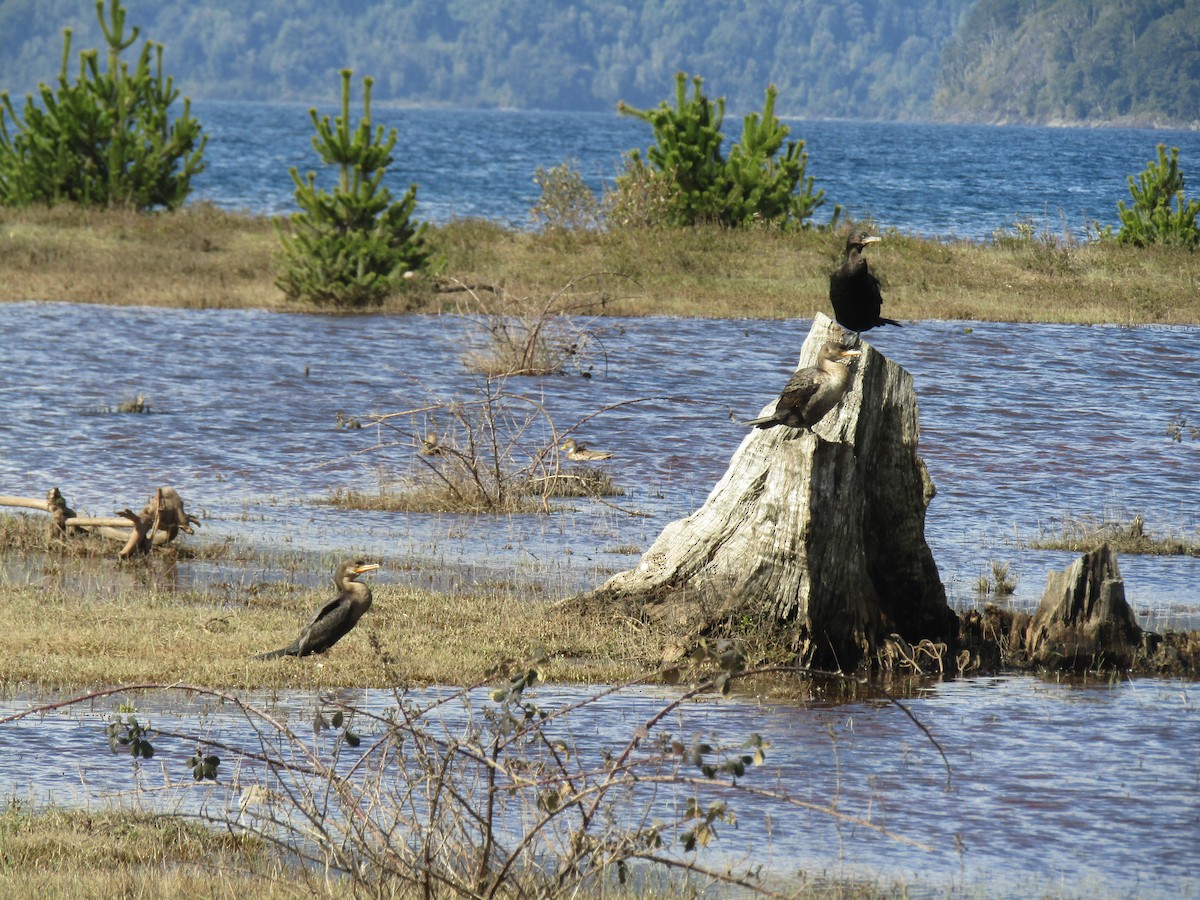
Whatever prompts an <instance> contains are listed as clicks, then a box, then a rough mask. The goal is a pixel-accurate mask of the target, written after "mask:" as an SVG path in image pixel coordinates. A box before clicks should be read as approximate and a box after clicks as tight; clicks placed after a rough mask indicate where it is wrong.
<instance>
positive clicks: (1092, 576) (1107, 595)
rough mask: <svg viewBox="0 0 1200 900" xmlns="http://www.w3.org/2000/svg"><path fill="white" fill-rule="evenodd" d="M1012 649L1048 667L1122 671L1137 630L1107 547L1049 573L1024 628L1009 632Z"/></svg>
mask: <svg viewBox="0 0 1200 900" xmlns="http://www.w3.org/2000/svg"><path fill="white" fill-rule="evenodd" d="M1012 642H1013V644H1014V646H1013V648H1012V649H1013V650H1014V651H1024V653H1025V654H1026V656H1027V657H1028V660H1029V662H1030V663H1031V664H1032V665H1034V666H1041V667H1047V668H1052V669H1089V668H1128V667H1129V666H1130V665H1132V664H1133V660H1134V657H1135V655H1136V654H1137V652H1138V651H1139V650H1140V649H1141V648H1142V629H1141V627H1139V626H1138V623H1137V617H1136V616H1135V615H1134V613H1133V610H1132V609H1131V608H1130V606H1129V603H1128V602H1127V601H1126V600H1125V582H1124V581H1122V580H1121V572H1120V570H1119V569H1118V568H1117V555H1116V553H1115V552H1113V549H1112V547H1111V546H1109V545H1108V544H1103V545H1102V546H1100V547H1099V548H1097V549H1095V550H1092V551H1091V552H1089V553H1085V554H1084V555H1083V556H1081V557H1080V558H1079V559H1077V560H1075V562H1073V563H1071V565H1070V566H1068V567H1067V568H1066V569H1065V570H1064V571H1062V572H1051V573H1050V575H1049V577H1048V578H1047V579H1046V591H1045V593H1043V594H1042V600H1041V602H1040V603H1039V604H1038V608H1037V611H1036V612H1035V613H1034V614H1033V616H1032V618H1031V619H1030V620H1029V622H1028V624H1027V625H1026V626H1025V627H1024V628H1023V629H1022V628H1020V627H1014V628H1013V636H1012Z"/></svg>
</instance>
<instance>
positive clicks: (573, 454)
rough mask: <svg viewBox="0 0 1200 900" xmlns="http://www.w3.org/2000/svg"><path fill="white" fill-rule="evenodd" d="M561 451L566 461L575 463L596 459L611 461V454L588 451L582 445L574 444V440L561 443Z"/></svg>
mask: <svg viewBox="0 0 1200 900" xmlns="http://www.w3.org/2000/svg"><path fill="white" fill-rule="evenodd" d="M561 449H562V451H563V452H564V453H566V454H567V459H570V460H574V461H575V462H585V461H590V460H597V459H612V454H611V453H609V452H607V451H605V450H589V449H588V448H587V447H585V446H584V445H583V444H578V443H576V442H575V438H567V439H566V440H565V441H563V443H562V448H561Z"/></svg>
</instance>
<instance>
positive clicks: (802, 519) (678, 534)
mask: <svg viewBox="0 0 1200 900" xmlns="http://www.w3.org/2000/svg"><path fill="white" fill-rule="evenodd" d="M842 337H843V333H842V330H841V328H840V327H839V326H838V325H836V324H835V323H834V322H832V321H831V320H830V319H829V318H828V317H826V316H824V315H820V314H818V315H817V317H816V320H815V321H814V322H813V325H812V329H811V330H810V332H809V335H808V338H807V339H806V340H805V342H804V346H803V348H802V349H801V353H800V363H799V365H800V367H801V368H803V367H805V366H810V365H813V363H814V361H815V359H816V354H817V350H818V349H819V348H820V346H821V345H822V344H823V343H824V342H825V341H826V340H831V339H832V340H838V339H841V338H842ZM860 349H861V350H862V351H863V354H862V356H861V357H860V358H859V360H858V362H857V364H856V366H855V373H854V382H853V385H852V386H851V388H850V390H849V392H848V393H847V394H846V396H845V398H844V399H843V400H842V402H841V404H840V405H839V407H837V408H836V409H834V410H833V411H832V412H830V413H829V414H828V415H827V416H826V417H825V418H824V419H823V420H822V421H821V422H820V423H818V424H817V426H815V428H814V430H813V432H812V433H810V432H807V431H804V430H800V429H795V428H788V427H786V426H776V427H773V428H768V429H761V430H758V429H755V430H751V431H750V432H748V433H747V435H746V437H745V439H744V440H743V441H742V443H741V446H740V447H738V449H737V451H735V453H734V455H733V457H732V459H731V460H730V463H729V469H728V471H727V472H726V473H725V475H724V477H722V479H721V480H720V482H719V483H718V484H717V486H716V487H715V488H713V490H712V493H711V494H709V496H708V499H707V500H706V501H705V503H704V505H703V506H702V507H701V508H700V509H699V510H697V511H696V512H694V513H693V514H692V515H690V516H688V517H687V518H685V519H681V520H678V521H676V522H672V523H671V524H669V525H668V526H667V527H666V528H665V529H664V530H663V532H662V534H661V535H660V536H659V537H658V539H657V540H656V541H655V542H654V544H653V545H652V546H651V547H650V549H649V550H647V551H646V553H645V555H644V556H643V557H642V559H641V561H640V562H639V563H638V565H637V567H636V568H634V569H630V570H628V571H626V572H621V573H619V574H617V575H615V576H613V577H612V578H611V579H609V580H608V581H607V582H606V583H605V584H604V585H602V586H601V587H599V588H597V589H596V590H594V591H592V592H590V593H588V594H585V595H584V596H583V597H582V598H580V599H582V600H583V601H584V602H585V603H587V604H588V605H595V604H605V605H611V604H616V605H619V606H621V607H622V608H624V609H625V610H626V611H627V612H629V613H631V614H640V615H643V616H645V617H647V618H648V619H650V620H654V621H659V622H664V623H668V624H671V625H673V626H676V627H679V628H681V629H682V630H685V631H687V632H688V633H690V634H694V635H695V636H700V635H704V634H716V633H721V632H722V631H723V626H724V625H725V623H728V622H730V621H733V620H735V619H736V620H739V621H742V622H745V621H751V622H754V623H756V627H758V628H766V629H772V630H773V631H774V632H776V634H775V636H773V637H772V640H776V641H778V642H781V643H782V645H783V646H785V647H786V648H787V649H788V651H789V652H791V653H794V654H795V655H796V657H797V658H798V660H799V661H800V662H801V663H803V664H806V665H811V666H816V667H820V668H841V669H842V670H847V671H848V670H852V669H854V668H857V667H858V666H859V665H860V664H862V663H863V662H864V660H867V659H869V658H870V657H871V656H872V654H874V653H875V652H876V651H877V650H879V649H880V648H881V647H882V645H883V644H884V643H885V642H886V641H887V640H888V639H889V638H890V636H892V635H893V634H896V635H900V636H902V637H903V638H904V639H905V641H907V642H908V643H910V644H916V643H918V642H920V641H922V640H926V639H928V640H930V641H934V642H938V644H939V646H945V647H946V648H947V649H953V644H954V643H955V642H956V640H957V632H958V619H957V617H956V616H955V614H954V612H953V610H951V609H950V607H949V606H948V605H947V603H946V593H945V589H944V588H943V586H942V583H941V579H940V578H939V576H938V571H937V566H936V565H935V564H934V561H933V555H932V554H931V553H930V550H929V546H928V545H927V544H926V542H925V510H926V507H927V506H928V503H929V501H930V500H931V499H932V497H933V493H934V489H933V485H932V482H931V481H930V479H929V474H928V472H927V471H926V469H925V465H924V463H923V462H922V460H921V458H920V457H919V456H918V455H917V439H918V431H919V429H918V421H917V402H916V395H915V393H914V391H913V382H912V376H911V375H909V373H908V372H906V371H905V370H904V369H903V368H901V367H900V366H898V365H896V364H895V363H892V362H891V361H890V360H888V359H887V358H886V357H884V356H883V355H882V354H880V353H879V352H878V351H876V350H875V349H874V348H873V347H871V346H870V345H869V344H867V343H866V342H862V343H861V347H860ZM773 403H774V398H772V404H773ZM769 409H770V407H768V408H767V409H764V411H763V413H764V414H766V412H768V411H769ZM747 617H748V618H747Z"/></svg>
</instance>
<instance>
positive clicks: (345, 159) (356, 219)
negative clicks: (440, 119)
mask: <svg viewBox="0 0 1200 900" xmlns="http://www.w3.org/2000/svg"><path fill="white" fill-rule="evenodd" d="M351 75H352V72H351V71H350V70H349V69H343V70H342V71H341V78H342V114H341V116H339V117H337V118H335V119H334V122H333V124H332V125H331V124H330V121H329V117H328V116H325V117H323V118H318V116H317V111H316V110H315V109H312V110H309V115H310V116H311V117H312V122H313V126H314V127H315V128H316V132H317V133H316V135H315V136H314V137H313V147H314V148H315V149H316V151H317V153H318V154H319V155H320V157H321V160H322V161H323V162H324V163H325V164H326V165H330V166H337V168H338V181H337V185H336V187H335V188H334V189H333V191H325V190H323V189H320V188H318V187H317V184H316V173H315V172H309V173H308V176H307V178H301V177H300V174H299V172H298V171H297V169H296V168H295V167H294V166H293V167H292V169H291V175H292V180H293V181H294V182H295V183H296V194H295V196H296V202H297V204H299V206H300V209H301V212H299V213H296V214H295V215H293V216H292V217H291V220H290V229H285V228H281V229H280V231H279V235H280V240H281V242H282V244H283V262H282V272H281V274H280V275H279V277H278V278H277V279H276V282H275V283H276V284H277V285H278V286H279V288H280V289H281V290H282V291H283V292H284V293H285V294H286V295H287V296H288V297H289V298H291V299H293V300H302V301H305V302H310V303H313V304H315V305H317V306H333V307H336V308H339V309H353V308H357V307H363V306H371V305H378V304H380V303H382V302H383V301H384V299H386V298H387V297H388V296H390V295H392V294H394V293H397V292H398V291H400V290H401V289H402V287H403V286H404V284H405V281H406V279H408V278H411V277H412V276H413V275H415V274H416V273H417V272H419V271H421V270H422V269H428V268H433V267H435V266H436V265H437V262H438V259H437V257H436V255H435V253H434V251H433V249H432V248H431V247H430V246H429V244H428V242H427V241H426V235H425V232H426V228H427V226H426V224H425V223H416V222H414V221H413V218H412V216H413V212H414V211H415V209H416V205H417V186H416V185H415V184H412V185H410V186H409V188H408V191H407V192H405V194H404V196H403V197H401V198H400V200H398V201H396V202H392V194H391V191H389V190H388V189H387V188H386V187H384V186H383V178H384V175H385V174H386V172H387V167H388V166H389V165H390V164H391V162H392V159H393V157H392V149H393V148H394V147H395V145H396V137H397V135H396V129H394V128H393V129H391V131H390V132H389V133H388V135H387V137H386V139H385V138H384V129H383V126H382V125H380V126H378V127H377V128H376V129H375V131H374V133H372V130H371V85H372V79H371V78H364V79H363V114H362V118H361V119H360V121H359V123H358V125H357V126H354V127H351V124H350V78H351Z"/></svg>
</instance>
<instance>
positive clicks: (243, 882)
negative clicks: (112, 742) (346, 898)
mask: <svg viewBox="0 0 1200 900" xmlns="http://www.w3.org/2000/svg"><path fill="white" fill-rule="evenodd" d="M298 883H302V884H303V885H304V888H305V893H309V892H312V893H315V894H317V895H319V896H323V895H327V894H328V895H332V894H333V893H334V889H335V888H336V885H335V884H333V883H329V882H325V883H324V889H322V887H323V885H322V879H321V878H320V876H319V874H316V873H305V872H303V871H301V870H298V869H295V870H289V869H286V868H285V867H284V866H283V865H282V864H281V862H280V861H279V860H278V857H277V855H276V854H273V853H272V852H270V850H269V848H268V845H267V844H266V842H264V841H260V840H256V839H254V838H249V837H245V836H238V835H235V834H231V833H229V832H223V831H217V830H215V829H206V828H202V827H200V826H198V825H191V824H188V823H186V822H185V821H183V820H182V819H179V818H174V817H170V816H151V815H146V814H141V813H131V812H117V811H112V810H109V811H95V810H61V809H51V810H46V811H43V812H39V813H38V814H36V815H31V814H29V813H27V812H25V811H23V810H21V809H20V808H19V807H14V806H9V807H7V808H6V809H5V810H4V811H3V812H0V896H4V897H160V898H163V897H170V898H176V897H177V898H185V897H187V898H190V897H239V896H255V897H275V896H280V897H283V896H287V897H293V896H295V895H296V892H297V887H298Z"/></svg>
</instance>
